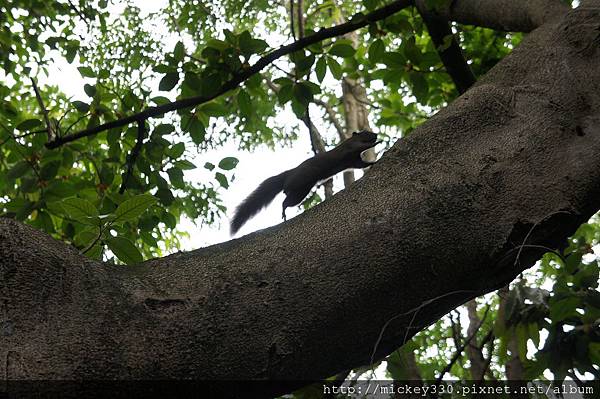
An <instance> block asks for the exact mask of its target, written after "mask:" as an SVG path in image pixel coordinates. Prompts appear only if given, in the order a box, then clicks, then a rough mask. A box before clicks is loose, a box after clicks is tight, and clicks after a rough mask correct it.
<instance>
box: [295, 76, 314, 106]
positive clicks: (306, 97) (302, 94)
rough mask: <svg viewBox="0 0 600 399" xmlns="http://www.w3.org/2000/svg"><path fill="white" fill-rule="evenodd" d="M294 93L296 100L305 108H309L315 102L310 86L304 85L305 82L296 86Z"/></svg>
mask: <svg viewBox="0 0 600 399" xmlns="http://www.w3.org/2000/svg"><path fill="white" fill-rule="evenodd" d="M293 93H294V98H295V99H296V100H298V102H299V103H300V104H302V105H303V106H304V107H307V106H308V104H310V102H311V101H312V100H313V93H312V90H311V88H310V86H308V85H306V84H303V82H302V83H299V84H297V85H295V86H294V91H293Z"/></svg>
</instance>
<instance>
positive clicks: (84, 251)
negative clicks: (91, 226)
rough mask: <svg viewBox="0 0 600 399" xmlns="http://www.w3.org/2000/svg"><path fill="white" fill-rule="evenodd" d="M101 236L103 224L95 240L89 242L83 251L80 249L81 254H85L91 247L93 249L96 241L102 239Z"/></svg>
mask: <svg viewBox="0 0 600 399" xmlns="http://www.w3.org/2000/svg"><path fill="white" fill-rule="evenodd" d="M101 237H102V225H100V227H99V230H98V236H97V237H96V238H95V239H94V241H92V242H91V243H89V244H88V245H87V246H86V247H85V248H83V249H82V250H81V251H79V253H80V254H81V255H85V254H86V253H87V252H88V251H89V250H90V249H92V248H93V247H94V245H96V243H97V242H98V241H99V240H100V238H101Z"/></svg>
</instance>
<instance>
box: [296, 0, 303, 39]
mask: <svg viewBox="0 0 600 399" xmlns="http://www.w3.org/2000/svg"><path fill="white" fill-rule="evenodd" d="M296 15H297V18H296V23H297V24H298V38H299V39H302V38H303V37H304V0H298V4H297V5H296Z"/></svg>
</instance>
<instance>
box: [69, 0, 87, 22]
mask: <svg viewBox="0 0 600 399" xmlns="http://www.w3.org/2000/svg"><path fill="white" fill-rule="evenodd" d="M67 2H68V3H69V6H70V8H71V9H72V10H73V11H75V13H76V14H77V15H78V16H79V18H81V19H82V20H83V21H86V22H87V18H86V17H85V15H83V13H82V12H81V10H80V9H79V8H77V7H75V4H73V3H72V2H71V0H67Z"/></svg>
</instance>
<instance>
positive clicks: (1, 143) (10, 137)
mask: <svg viewBox="0 0 600 399" xmlns="http://www.w3.org/2000/svg"><path fill="white" fill-rule="evenodd" d="M4 129H5V130H6V131H8V129H7V128H6V126H4ZM46 132H47V130H46V129H40V130H34V131H32V132H27V133H23V134H19V135H16V134H10V133H9V136H8V137H7V138H5V139H4V140H2V141H1V142H0V147H2V146H3V145H4V144H6V142H7V141H8V140H11V139H12V140H16V139H22V138H23V137H27V136H31V135H33V134H40V133H46Z"/></svg>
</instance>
